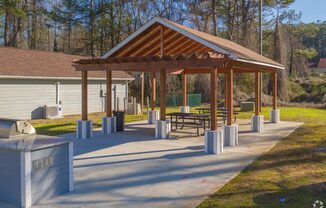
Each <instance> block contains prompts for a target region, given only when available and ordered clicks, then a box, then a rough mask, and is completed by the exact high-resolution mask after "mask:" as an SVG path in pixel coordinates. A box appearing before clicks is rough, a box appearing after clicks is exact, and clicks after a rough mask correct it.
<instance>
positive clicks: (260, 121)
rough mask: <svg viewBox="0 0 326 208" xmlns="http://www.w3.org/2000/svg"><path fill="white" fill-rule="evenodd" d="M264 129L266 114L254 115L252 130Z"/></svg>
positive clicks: (260, 130)
mask: <svg viewBox="0 0 326 208" xmlns="http://www.w3.org/2000/svg"><path fill="white" fill-rule="evenodd" d="M263 130H264V116H262V115H259V116H252V118H251V131H252V132H262V131H263Z"/></svg>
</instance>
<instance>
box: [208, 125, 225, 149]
mask: <svg viewBox="0 0 326 208" xmlns="http://www.w3.org/2000/svg"><path fill="white" fill-rule="evenodd" d="M223 143H224V142H223V130H207V131H205V154H215V155H217V154H220V153H222V152H223Z"/></svg>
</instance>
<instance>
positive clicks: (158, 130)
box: [155, 120, 171, 139]
mask: <svg viewBox="0 0 326 208" xmlns="http://www.w3.org/2000/svg"><path fill="white" fill-rule="evenodd" d="M170 133H171V121H170V120H165V121H162V120H158V121H156V124H155V138H156V139H170Z"/></svg>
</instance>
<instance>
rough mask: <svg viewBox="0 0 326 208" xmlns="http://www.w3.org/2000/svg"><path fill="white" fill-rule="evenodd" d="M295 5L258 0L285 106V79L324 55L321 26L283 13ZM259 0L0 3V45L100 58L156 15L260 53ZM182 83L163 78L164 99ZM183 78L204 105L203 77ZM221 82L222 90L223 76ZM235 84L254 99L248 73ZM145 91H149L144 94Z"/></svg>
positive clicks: (325, 27) (325, 32) (325, 35)
mask: <svg viewBox="0 0 326 208" xmlns="http://www.w3.org/2000/svg"><path fill="white" fill-rule="evenodd" d="M294 1H295V0H263V55H264V56H267V57H269V58H271V59H274V60H275V61H278V62H280V63H282V64H284V65H285V66H286V70H285V71H284V73H280V74H279V82H278V83H279V95H280V98H281V99H282V100H283V101H291V99H290V96H289V92H288V91H289V87H288V83H287V80H288V78H289V77H303V76H308V73H307V62H308V60H310V61H318V59H319V58H321V57H326V21H323V22H322V21H319V22H315V23H302V22H301V20H300V18H301V14H300V13H299V12H297V11H294V10H290V9H289V8H288V6H289V5H290V4H292V3H293V2H294ZM258 3H259V2H258V0H207V1H204V0H201V1H200V0H158V1H153V0H139V1H126V0H122V1H113V0H84V1H81V0H0V45H3V46H9V47H17V48H25V49H37V50H45V51H56V52H64V53H68V54H79V55H86V56H91V55H92V54H94V55H95V56H101V55H103V54H104V53H105V52H107V51H108V50H110V49H111V48H112V47H114V46H115V45H117V44H118V43H119V42H121V41H122V40H123V39H125V38H126V37H127V36H129V35H130V34H132V33H133V32H134V31H135V30H137V29H138V28H139V27H141V26H142V25H144V24H145V23H146V22H148V21H149V20H150V19H152V18H153V17H155V16H160V17H163V18H167V19H169V20H172V21H174V22H177V23H180V24H184V25H186V26H189V27H192V28H195V29H198V30H201V31H204V32H207V33H210V34H213V35H217V36H219V37H223V38H226V39H230V40H232V41H234V42H236V43H239V44H241V45H243V46H245V47H247V48H249V49H251V50H254V51H257V52H259V50H260V49H259V37H258V35H259V18H258V9H259V7H258ZM0 58H1V57H0ZM0 67H1V66H0ZM133 75H134V76H135V77H136V80H135V82H133V84H132V87H131V88H132V90H131V93H133V94H134V95H136V96H138V97H139V92H140V90H139V88H140V81H139V80H140V78H139V74H133ZM138 78H139V79H138ZM180 79H181V77H180V76H169V79H168V82H169V84H168V88H169V89H168V92H169V93H170V94H178V93H181V81H180ZM189 79H190V80H189V81H188V85H189V86H188V89H189V92H190V93H201V94H202V98H203V101H204V102H205V101H209V95H210V92H209V89H208V88H207V86H208V83H209V80H210V79H209V77H208V75H192V76H190V77H189ZM263 79H264V82H263V83H264V86H263V90H264V92H265V94H270V93H271V92H270V84H269V82H270V81H269V76H268V75H265V76H264V77H263ZM145 80H146V83H145V86H149V82H148V76H147V75H145ZM219 83H220V86H222V84H223V77H220V82H219ZM235 84H236V86H237V87H236V89H235V96H236V97H237V99H238V100H250V99H252V97H253V77H252V76H251V75H237V76H236V78H235ZM146 89H149V87H146ZM222 89H223V88H222V87H219V90H222ZM145 94H146V95H148V94H149V92H148V90H145ZM221 98H222V97H221ZM265 102H267V101H265Z"/></svg>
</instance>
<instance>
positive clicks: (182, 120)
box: [166, 112, 210, 136]
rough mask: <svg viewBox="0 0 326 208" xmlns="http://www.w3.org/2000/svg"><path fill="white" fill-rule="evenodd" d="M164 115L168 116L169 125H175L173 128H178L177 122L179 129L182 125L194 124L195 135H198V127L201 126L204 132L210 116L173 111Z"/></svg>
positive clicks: (208, 124) (208, 125)
mask: <svg viewBox="0 0 326 208" xmlns="http://www.w3.org/2000/svg"><path fill="white" fill-rule="evenodd" d="M166 115H167V116H170V118H171V125H172V126H173V124H174V125H175V130H176V129H178V124H181V129H183V127H184V126H195V127H196V129H197V135H198V136H199V135H200V134H199V128H203V129H204V132H205V130H206V127H207V128H209V127H210V116H209V115H208V114H197V113H179V112H175V113H168V114H166ZM206 125H207V126H206Z"/></svg>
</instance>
